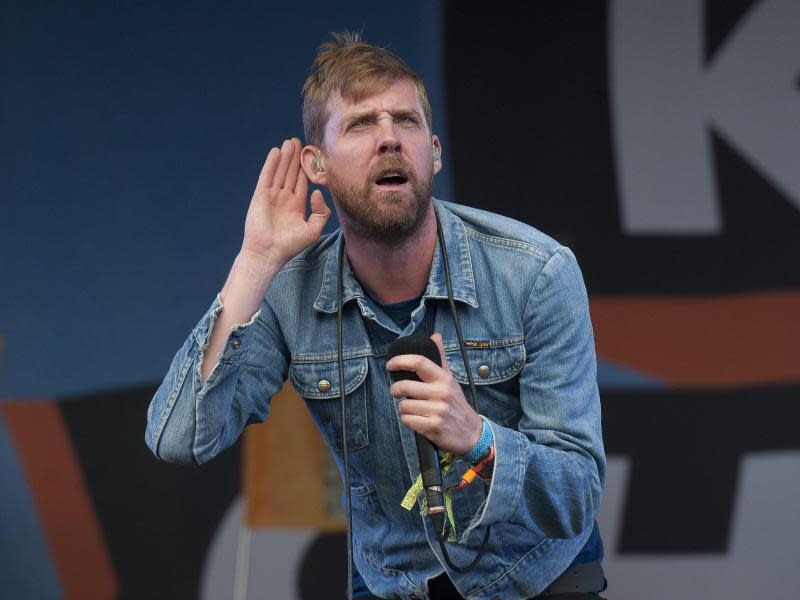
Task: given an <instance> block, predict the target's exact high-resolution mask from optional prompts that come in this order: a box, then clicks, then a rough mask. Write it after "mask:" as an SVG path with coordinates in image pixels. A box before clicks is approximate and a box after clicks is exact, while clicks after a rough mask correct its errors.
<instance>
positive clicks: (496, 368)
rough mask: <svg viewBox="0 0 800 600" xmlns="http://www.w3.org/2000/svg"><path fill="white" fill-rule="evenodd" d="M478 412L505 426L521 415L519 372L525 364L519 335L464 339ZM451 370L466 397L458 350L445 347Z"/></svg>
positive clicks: (513, 423) (461, 362) (467, 388)
mask: <svg viewBox="0 0 800 600" xmlns="http://www.w3.org/2000/svg"><path fill="white" fill-rule="evenodd" d="M466 345H467V358H468V359H469V363H470V369H471V371H472V379H473V381H474V382H475V391H476V393H477V398H476V399H475V400H476V403H477V407H478V412H479V413H481V414H483V415H486V416H487V417H488V418H489V419H491V420H492V421H494V422H496V423H498V424H499V425H502V426H504V427H514V426H516V424H517V423H518V422H519V419H520V417H521V416H522V406H521V404H520V393H519V374H520V372H521V371H522V367H523V366H525V345H524V342H523V339H522V337H520V338H511V339H507V340H499V341H487V342H470V341H467V342H466ZM445 353H446V355H447V362H448V364H449V365H450V372H451V373H452V374H453V377H455V379H456V381H458V382H459V383H460V384H461V387H462V389H463V390H464V395H465V396H466V397H467V398H469V393H470V392H469V380H468V379H467V370H466V368H465V366H464V361H463V359H462V358H461V351H460V350H459V349H458V348H457V347H456V348H450V347H448V348H447V350H446V352H445Z"/></svg>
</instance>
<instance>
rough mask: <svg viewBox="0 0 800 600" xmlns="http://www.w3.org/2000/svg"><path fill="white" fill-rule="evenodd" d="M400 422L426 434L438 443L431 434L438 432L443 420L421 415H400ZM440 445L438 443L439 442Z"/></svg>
mask: <svg viewBox="0 0 800 600" xmlns="http://www.w3.org/2000/svg"><path fill="white" fill-rule="evenodd" d="M400 422H401V423H402V424H403V425H405V426H406V427H408V428H409V429H412V430H413V431H416V432H417V433H419V434H422V435H424V436H425V437H427V438H428V439H429V440H431V441H432V442H433V443H436V440H435V439H433V438H432V437H431V436H432V434H434V433H438V431H439V426H440V425H441V422H440V420H439V419H437V418H436V417H420V416H418V415H400ZM437 445H438V444H437Z"/></svg>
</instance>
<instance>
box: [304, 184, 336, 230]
mask: <svg viewBox="0 0 800 600" xmlns="http://www.w3.org/2000/svg"><path fill="white" fill-rule="evenodd" d="M330 216H331V209H330V208H328V205H327V204H326V203H325V198H323V197H322V192H320V191H319V190H314V191H313V192H311V214H310V215H309V216H308V222H309V223H313V224H314V225H315V226H316V227H317V228H318V229H319V230H320V231H322V228H323V227H325V223H327V222H328V217H330Z"/></svg>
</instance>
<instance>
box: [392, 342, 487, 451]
mask: <svg viewBox="0 0 800 600" xmlns="http://www.w3.org/2000/svg"><path fill="white" fill-rule="evenodd" d="M431 339H432V340H433V341H434V343H435V344H436V346H437V347H438V348H439V354H440V355H441V357H442V366H441V367H440V366H438V365H436V364H435V363H433V362H431V361H430V360H428V359H427V358H425V357H424V356H420V355H418V354H401V355H399V356H395V357H394V358H392V359H391V360H390V361H389V362H388V363H386V368H387V369H389V370H390V371H414V372H416V374H417V376H419V378H420V379H421V380H422V381H411V380H408V379H406V380H403V381H398V382H397V383H394V384H392V387H391V388H390V390H389V391H390V392H391V394H392V396H394V397H395V398H404V399H403V400H400V402H399V404H398V410H399V411H400V421H401V422H402V423H403V425H405V426H406V427H408V428H410V429H413V430H414V431H416V432H417V433H421V434H422V435H424V436H425V437H426V438H428V439H429V440H430V441H431V442H433V443H434V444H436V445H437V446H438V447H439V448H440V449H442V450H445V451H446V452H453V453H454V454H458V455H461V454H466V453H467V452H469V451H470V450H472V448H473V447H474V446H475V444H477V443H478V439H479V438H480V437H481V432H482V431H483V420H482V419H481V417H480V415H479V414H478V413H476V412H475V411H474V410H473V409H472V407H471V406H470V405H469V403H468V402H467V399H466V398H465V397H464V393H463V392H462V391H461V386H460V385H459V384H458V381H456V379H455V378H454V377H453V374H452V373H451V372H450V367H449V366H448V364H447V358H446V357H445V354H444V346H443V344H442V336H441V335H440V334H438V333H435V334H433V335H432V336H431Z"/></svg>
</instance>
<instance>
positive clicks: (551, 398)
mask: <svg viewBox="0 0 800 600" xmlns="http://www.w3.org/2000/svg"><path fill="white" fill-rule="evenodd" d="M434 206H435V209H436V211H437V213H438V215H439V218H440V220H441V224H442V228H443V233H444V238H445V246H446V249H447V255H448V258H449V262H450V268H451V272H452V286H453V294H454V297H455V301H456V305H457V309H458V312H459V317H460V319H461V327H462V329H463V332H464V338H465V345H466V347H467V354H468V356H469V360H470V363H471V368H472V370H473V371H474V372H473V377H474V380H475V384H476V388H477V394H478V397H477V405H478V411H479V412H480V413H481V414H482V415H484V416H485V417H486V418H487V419H488V422H489V424H490V426H491V428H492V432H493V434H494V440H495V463H494V474H493V477H492V479H491V481H490V483H482V482H480V480H479V481H478V482H476V483H473V484H472V485H470V486H467V487H466V488H464V489H463V490H461V491H459V492H457V493H456V495H455V496H454V517H455V527H456V531H457V532H458V535H459V540H458V543H455V544H453V543H451V544H448V553H449V555H450V557H451V559H452V560H453V561H454V562H456V564H461V565H466V564H468V563H469V562H470V561H471V560H472V559H473V557H474V556H475V553H476V551H477V550H478V548H479V546H480V544H481V541H482V540H483V535H484V532H485V528H486V527H488V526H491V530H490V531H491V533H490V537H489V541H488V544H487V546H486V549H485V553H484V555H483V557H482V558H481V560H480V561H479V562H478V564H477V565H476V566H475V567H473V568H472V569H471V570H469V572H467V573H458V572H452V571H450V569H449V568H447V567H446V564H445V562H444V561H443V559H442V557H441V552H440V549H439V544H438V541H437V539H436V537H435V534H434V532H433V531H432V530H431V527H430V523H429V520H428V519H427V518H423V517H421V515H420V511H419V510H412V511H407V510H405V509H404V508H402V507H401V502H402V500H403V498H404V496H405V494H406V491H407V490H408V488H409V487H410V486H411V484H412V482H413V481H414V480H415V479H416V477H417V475H418V473H419V463H418V459H417V453H416V446H415V441H414V434H413V431H411V430H409V429H407V428H406V427H404V426H403V425H402V424H401V423H400V419H399V416H398V412H397V404H396V402H395V400H394V399H393V398H392V397H391V396H390V394H389V386H390V381H389V376H388V372H387V370H386V361H387V351H388V349H389V346H390V345H391V343H392V342H393V341H394V340H395V339H396V338H397V337H398V336H400V335H408V334H410V333H412V332H418V333H423V334H425V335H430V334H432V333H434V332H439V333H441V334H442V336H443V340H444V346H445V352H446V355H447V360H448V362H449V366H450V369H451V371H452V373H453V375H454V377H455V378H456V379H457V380H458V381H459V382H460V383H461V384H462V386H463V389H464V391H465V394H468V388H467V385H466V384H467V377H466V370H465V367H464V364H463V362H462V359H461V354H460V351H459V346H458V340H457V337H456V333H455V328H454V325H453V319H452V316H451V314H450V310H449V306H448V304H447V287H446V282H445V275H444V267H443V262H442V257H441V249H440V247H439V246H438V244H437V247H436V250H435V252H434V256H433V262H432V265H431V272H430V278H429V280H428V286H427V289H426V291H425V293H424V294H423V296H422V299H421V301H420V304H419V306H418V307H417V308H416V309H415V310H414V311H413V312H412V315H411V322H410V323H409V324H408V325H407V326H406V327H405V329H404V330H402V331H401V330H400V329H399V328H398V326H397V325H396V324H395V323H394V321H392V320H391V319H389V318H388V317H387V316H386V315H385V314H384V313H383V311H382V310H381V309H380V308H379V307H378V306H377V305H376V304H375V303H373V302H372V301H371V300H370V298H369V297H368V296H367V295H366V294H365V293H364V291H363V289H362V288H361V286H360V284H359V283H358V281H357V279H356V278H355V277H354V274H353V272H352V271H351V270H350V268H349V264H345V270H344V308H343V319H344V370H345V373H344V381H345V393H346V398H345V403H346V418H347V435H348V440H347V443H348V449H349V452H350V469H351V473H350V479H351V496H352V509H353V543H354V553H353V554H354V561H355V563H356V566H357V568H358V571H359V572H360V573H361V575H362V577H363V578H364V580H365V581H366V583H367V585H368V586H369V588H370V590H372V592H373V593H374V594H376V595H378V596H381V597H383V598H427V592H426V580H427V579H429V578H431V577H434V576H436V575H438V574H440V573H442V572H443V571H447V572H448V575H449V576H450V578H451V579H452V580H453V582H454V584H455V585H456V587H457V588H458V589H459V591H460V592H461V594H462V595H463V596H464V597H465V598H469V599H471V600H483V599H487V600H488V599H493V598H502V599H503V600H511V599H514V598H529V597H532V596H534V595H536V594H537V593H539V592H541V591H542V590H544V589H545V588H546V586H547V585H548V584H549V583H550V582H551V581H553V580H554V579H555V578H556V577H557V576H559V575H560V574H561V573H562V572H564V571H565V569H566V568H567V567H568V566H569V565H570V564H571V563H572V562H573V561H574V560H576V557H578V554H579V552H580V551H581V549H582V548H583V547H584V546H585V545H586V544H587V540H589V538H590V536H592V538H593V539H595V538H596V539H595V541H594V542H593V543H594V544H595V545H596V544H598V543H599V537H598V534H597V532H596V529H595V528H594V519H595V516H596V514H597V511H598V507H599V505H600V498H601V495H602V489H603V482H604V479H605V470H606V462H605V456H604V452H603V442H602V435H601V429H600V401H599V395H598V390H597V384H596V377H595V374H596V361H595V352H594V340H593V335H592V327H591V322H590V319H589V310H588V303H587V297H586V290H585V287H584V284H583V279H582V276H581V273H580V270H579V268H578V265H577V263H576V261H575V257H574V256H573V254H572V252H571V251H570V250H569V249H568V248H566V247H563V246H560V245H559V244H558V243H557V242H555V241H554V240H552V239H551V238H549V237H547V236H546V235H544V234H542V233H541V232H539V231H537V230H535V229H533V228H532V227H529V226H528V225H525V224H522V223H520V222H517V221H514V220H511V219H508V218H505V217H501V216H498V215H494V214H491V213H488V212H485V211H480V210H477V209H473V208H468V207H465V206H462V205H455V204H450V203H446V202H442V201H439V200H434ZM340 243H341V232H340V231H339V232H336V233H334V234H331V235H327V236H323V237H322V238H320V240H318V241H317V242H316V243H314V244H313V245H312V246H310V247H309V248H307V249H306V250H304V251H303V252H302V253H301V254H299V255H298V256H297V257H295V258H293V259H292V260H291V261H289V262H288V263H287V264H286V265H285V266H284V268H283V269H282V270H281V271H280V272H279V273H278V274H277V275H276V276H275V278H274V279H273V281H272V283H271V285H270V287H269V290H268V292H267V294H266V296H265V299H264V301H263V303H262V305H261V308H260V310H259V311H258V312H257V313H256V314H255V315H254V316H253V317H252V319H250V321H249V322H248V323H246V324H243V325H236V326H234V327H233V328H232V330H231V332H230V335H229V338H228V340H227V341H226V343H225V346H224V348H223V350H222V351H221V352H220V356H219V358H220V360H219V364H218V365H217V366H216V367H215V368H214V370H213V372H212V373H211V375H210V376H209V378H208V380H207V381H206V382H204V383H202V382H201V377H200V365H201V358H202V353H203V350H204V349H205V348H206V346H207V344H208V340H209V334H210V331H211V329H212V327H213V324H214V321H215V319H216V317H217V314H218V313H219V311H220V310H221V309H222V305H221V303H220V299H219V296H218V297H217V299H216V300H215V301H214V302H213V304H212V305H211V308H210V309H209V310H208V312H207V313H206V314H205V315H204V316H203V318H202V319H201V320H200V322H199V323H198V324H197V326H196V327H195V328H194V330H193V331H192V333H191V335H190V336H189V337H188V339H187V340H186V342H185V343H184V345H183V347H182V348H181V349H180V350H179V351H178V353H177V354H176V356H175V358H174V359H173V362H172V365H171V367H170V369H169V372H168V373H167V375H166V377H165V379H164V381H163V383H162V384H161V386H160V387H159V388H158V390H157V392H156V394H155V396H154V398H153V400H152V403H151V405H150V408H149V410H148V415H147V421H148V423H147V431H146V434H145V438H146V441H147V444H148V446H149V447H150V449H151V450H152V451H153V452H154V453H155V454H156V455H157V456H158V457H159V458H161V459H163V460H168V461H175V462H182V463H204V462H206V461H208V460H210V459H212V458H213V457H214V456H215V455H216V454H218V453H219V452H220V451H222V450H223V449H224V448H226V447H228V446H229V445H231V444H232V443H233V442H234V441H235V440H236V439H237V437H238V436H239V435H240V434H241V432H242V430H243V428H244V427H245V426H246V425H247V424H249V423H253V422H258V421H263V420H264V419H265V418H266V417H267V414H268V413H269V408H270V399H271V397H272V396H273V394H275V393H276V392H277V391H278V390H280V388H281V386H282V384H283V382H284V381H285V380H286V379H287V377H288V379H289V381H290V382H291V384H292V386H293V387H294V388H295V389H296V390H297V392H298V393H299V395H300V396H301V397H302V398H303V400H304V401H305V403H306V405H307V407H308V410H309V411H310V413H311V415H312V416H313V418H314V421H315V422H316V424H317V426H318V427H319V429H320V431H321V432H322V435H323V436H324V437H325V439H326V441H327V442H328V444H329V445H330V446H331V448H332V450H333V453H334V456H335V458H336V460H337V463H338V464H339V468H340V470H341V469H342V457H341V441H340V437H341V414H340V402H339V376H338V370H337V345H336V339H337V338H336V302H337V299H336V281H337V252H338V247H339V244H340ZM467 397H468V396H467ZM465 469H466V466H465V465H464V464H463V461H460V460H459V461H456V463H455V465H454V467H453V468H452V469H451V470H450V472H449V473H448V474H447V476H446V477H445V481H444V484H445V485H446V486H447V485H450V484H452V483H454V482H456V481H458V480H459V479H460V476H461V474H462V473H463V472H464V471H465ZM487 486H488V489H487ZM487 491H488V494H487V493H486V492H487ZM577 562H580V557H578V560H577Z"/></svg>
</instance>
